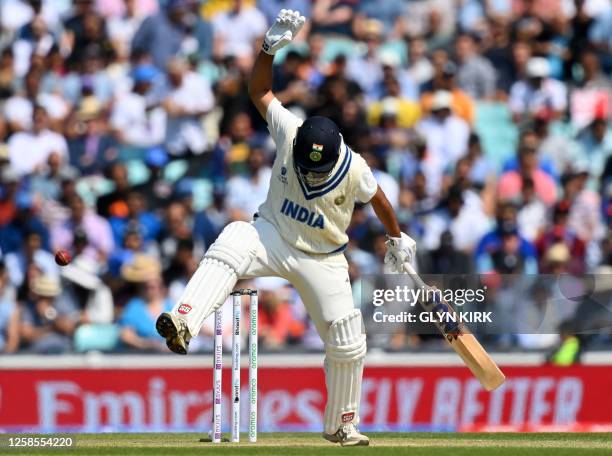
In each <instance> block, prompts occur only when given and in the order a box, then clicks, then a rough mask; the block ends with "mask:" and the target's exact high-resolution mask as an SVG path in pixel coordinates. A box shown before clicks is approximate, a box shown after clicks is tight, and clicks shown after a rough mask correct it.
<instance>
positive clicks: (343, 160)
mask: <svg viewBox="0 0 612 456" xmlns="http://www.w3.org/2000/svg"><path fill="white" fill-rule="evenodd" d="M341 147H342V150H343V152H344V154H343V155H344V156H343V157H340V160H338V162H339V163H340V165H339V166H338V167H337V169H336V171H335V172H334V173H333V174H332V176H331V177H330V178H329V179H327V180H326V181H325V182H323V183H322V184H319V185H308V183H307V182H303V181H302V179H300V178H299V176H296V177H297V180H298V182H299V184H300V187H301V189H302V192H303V193H304V197H305V198H306V199H307V200H311V199H314V198H318V197H319V196H323V195H325V194H327V193H329V192H331V191H332V190H333V189H335V188H336V187H337V186H338V185H339V184H340V182H342V180H343V179H344V176H346V173H347V172H348V170H349V168H350V167H351V160H352V155H353V154H352V152H351V150H350V149H349V148H348V147H347V146H346V144H344V143H343V144H342V146H341ZM296 174H297V173H296Z"/></svg>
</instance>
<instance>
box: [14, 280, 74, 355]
mask: <svg viewBox="0 0 612 456" xmlns="http://www.w3.org/2000/svg"><path fill="white" fill-rule="evenodd" d="M61 292H62V288H61V286H60V284H59V281H58V280H57V279H56V278H51V277H47V276H44V275H40V276H38V277H37V278H36V279H35V280H34V282H33V284H32V290H31V292H30V296H29V297H28V300H27V301H26V302H25V303H24V304H23V306H22V308H21V325H20V326H21V328H20V333H21V339H22V341H23V342H24V344H25V347H26V349H27V350H28V351H31V352H33V353H42V354H50V353H64V352H67V351H69V350H70V348H71V346H72V341H71V336H72V334H73V332H74V329H75V327H76V324H77V322H78V321H79V314H78V311H77V309H75V308H74V307H72V306H71V304H70V303H69V301H66V300H63V299H59V298H58V297H59V295H60V293H61Z"/></svg>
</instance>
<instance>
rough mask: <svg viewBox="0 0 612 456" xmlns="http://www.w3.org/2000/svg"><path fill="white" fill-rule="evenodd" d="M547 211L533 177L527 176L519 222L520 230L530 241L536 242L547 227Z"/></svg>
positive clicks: (518, 216)
mask: <svg viewBox="0 0 612 456" xmlns="http://www.w3.org/2000/svg"><path fill="white" fill-rule="evenodd" d="M546 211H547V209H546V205H545V204H544V203H542V201H540V199H539V198H538V196H537V194H536V191H535V184H534V183H533V179H531V178H530V177H525V178H524V179H523V187H522V189H521V197H520V209H519V211H518V214H517V223H518V226H519V231H520V232H521V233H523V236H524V237H525V239H527V240H528V241H529V242H534V241H535V240H536V238H537V237H538V236H540V234H541V233H542V231H543V230H544V229H545V228H546V222H547V219H546V215H547V214H546Z"/></svg>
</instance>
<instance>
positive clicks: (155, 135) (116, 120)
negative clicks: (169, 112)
mask: <svg viewBox="0 0 612 456" xmlns="http://www.w3.org/2000/svg"><path fill="white" fill-rule="evenodd" d="M157 76H158V72H157V70H156V69H155V68H154V67H152V66H151V65H146V64H141V65H139V66H137V67H136V68H135V70H134V73H133V79H134V85H133V87H132V91H131V92H130V93H126V94H123V95H121V96H120V97H119V99H118V100H116V103H115V105H114V108H113V111H112V114H111V119H110V124H111V127H112V129H113V133H114V135H115V138H116V139H117V141H118V142H119V143H120V144H123V145H125V146H130V147H151V146H156V145H159V144H161V143H162V142H163V140H164V134H165V131H166V114H165V112H164V110H163V109H162V108H161V107H157V106H155V105H154V104H152V103H151V102H150V101H149V100H148V99H147V94H148V92H149V90H150V89H151V87H152V85H153V82H154V81H155V79H156V78H157Z"/></svg>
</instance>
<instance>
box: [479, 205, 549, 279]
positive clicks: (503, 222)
mask: <svg viewBox="0 0 612 456" xmlns="http://www.w3.org/2000/svg"><path fill="white" fill-rule="evenodd" d="M516 220H517V208H516V206H515V205H513V204H512V203H504V204H501V205H500V206H499V208H498V213H497V226H496V227H495V228H494V229H493V231H490V232H489V233H487V234H486V235H485V236H484V237H483V238H482V239H481V240H480V243H479V244H478V246H477V247H476V250H475V254H474V255H475V256H474V257H475V262H476V271H477V272H478V273H480V274H484V273H490V272H497V273H499V274H536V273H537V272H538V259H537V253H536V250H535V247H534V246H533V244H531V243H530V242H529V241H527V240H526V239H525V238H524V237H523V236H522V234H521V233H520V232H519V230H518V225H517V223H516Z"/></svg>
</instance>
